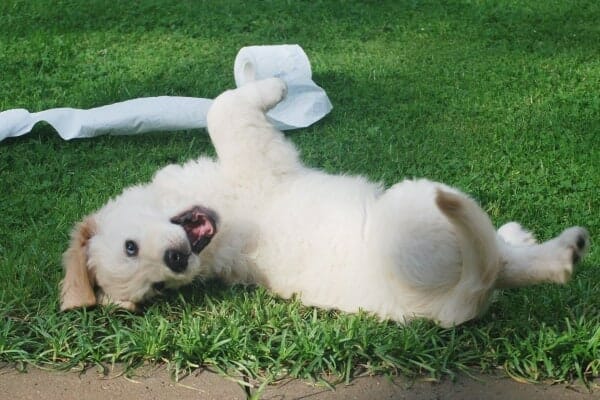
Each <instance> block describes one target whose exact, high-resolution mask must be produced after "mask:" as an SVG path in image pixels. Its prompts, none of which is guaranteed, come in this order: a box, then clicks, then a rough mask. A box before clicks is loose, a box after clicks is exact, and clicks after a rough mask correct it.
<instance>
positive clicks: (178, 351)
mask: <svg viewBox="0 0 600 400" xmlns="http://www.w3.org/2000/svg"><path fill="white" fill-rule="evenodd" d="M84 4H85V5H84ZM598 21H600V3H598V2H597V1H594V0H589V1H547V2H529V1H516V0H514V1H509V0H506V1H477V0H475V1H468V0H465V1H447V2H435V1H389V2H384V1H381V2H375V1H373V2H364V3H363V4H359V3H358V2H353V1H310V2H309V1H307V2H300V1H261V2H256V3H253V4H248V2H246V1H244V2H242V1H240V2H234V1H223V2H210V1H206V2H201V1H195V2H192V1H180V2H169V1H166V0H147V1H141V2H120V1H112V2H109V1H89V2H85V3H84V2H77V1H48V0H38V1H18V0H5V1H2V2H0V110H4V109H11V108H18V107H23V108H27V109H29V110H31V111H38V110H42V109H46V108H50V107H60V106H71V107H82V108H87V107H93V106H98V105H103V104H107V103H112V102H116V101H120V100H125V99H129V98H134V97H140V96H151V95H185V96H197V97H211V98H212V97H215V96H216V95H217V94H218V93H219V92H221V91H223V90H225V89H226V88H229V87H232V86H233V77H232V68H233V60H234V57H235V54H236V53H237V50H238V49H239V48H241V47H242V46H245V45H250V44H277V43H299V44H300V45H302V46H303V48H304V49H305V50H306V52H307V54H308V55H309V57H310V59H311V61H312V65H313V72H314V79H315V80H316V81H317V82H318V83H319V84H320V85H321V86H322V87H324V88H325V89H326V90H327V92H328V94H329V96H330V98H331V100H332V103H333V104H334V109H333V111H332V113H331V114H330V115H329V116H328V117H327V118H326V119H325V120H324V121H322V122H320V123H318V124H317V125H316V126H313V127H310V128H308V129H305V130H302V131H297V132H291V133H289V134H288V135H289V137H290V138H291V139H292V140H293V141H294V142H295V143H296V144H297V146H298V147H299V148H300V149H301V151H302V154H303V159H304V160H305V161H306V163H307V164H309V165H312V166H319V167H322V168H324V169H326V170H327V171H331V172H349V173H362V174H365V175H367V176H369V177H370V178H372V179H375V180H381V181H383V182H385V183H386V184H391V183H393V182H395V181H398V180H401V179H402V178H404V177H413V176H419V177H420V176H426V177H429V178H432V179H436V180H441V181H444V182H446V183H449V184H451V185H455V186H457V187H459V188H462V189H463V190H464V191H466V192H468V193H471V194H473V195H474V196H475V197H476V198H477V199H479V200H480V202H481V203H482V205H483V206H484V208H485V209H486V210H487V211H488V212H489V213H490V215H491V217H492V219H493V220H494V222H495V223H496V224H497V225H500V224H502V223H505V222H507V221H510V220H518V221H521V222H522V223H523V224H524V225H525V226H527V227H529V228H531V229H533V230H534V231H535V232H536V233H537V234H538V236H539V237H540V239H548V238H550V237H552V236H553V235H556V234H558V233H559V232H560V231H561V230H562V229H564V228H565V227H567V226H570V225H575V224H578V225H584V226H587V227H588V228H589V230H590V232H591V234H592V237H595V236H596V235H597V234H598V232H600V196H599V191H598V188H599V187H600V94H599V88H600V46H599V45H598V43H600V25H599V24H598ZM199 154H213V149H212V147H211V144H210V142H209V140H208V138H207V135H206V134H205V132H204V131H190V132H177V133H160V134H158V133H157V134H147V135H141V136H130V137H110V136H104V137H98V138H95V139H87V140H77V141H72V142H63V141H61V140H60V139H59V138H58V136H57V135H56V133H55V132H53V130H52V129H51V128H50V127H48V126H44V125H38V126H37V127H36V128H35V129H34V132H32V133H31V134H29V135H27V136H24V137H21V138H15V139H10V140H6V141H4V142H1V143H0V185H1V191H0V217H1V221H2V223H1V224H0V276H1V277H2V279H3V281H4V283H3V284H2V289H1V290H0V316H1V318H0V361H2V362H8V363H14V364H16V365H18V366H20V367H23V368H25V367H27V366H28V365H37V366H44V367H52V368H69V367H86V366H90V365H95V366H98V367H100V368H105V367H107V366H110V365H111V364H113V363H124V364H126V365H130V366H132V367H133V366H136V365H139V364H140V363H143V362H167V363H169V365H170V366H171V367H172V370H173V371H174V374H176V375H177V374H180V373H183V372H185V371H186V370H189V369H190V368H194V367H196V366H199V365H208V366H211V367H212V368H216V369H219V370H222V371H225V372H227V373H230V374H233V375H236V374H237V375H239V374H244V375H246V376H249V377H250V378H251V379H258V380H267V381H270V380H273V379H277V378H279V377H281V376H282V375H285V374H289V375H291V376H297V377H303V378H315V379H319V378H321V377H324V376H327V375H331V374H333V375H335V376H337V377H338V378H339V379H341V380H349V379H351V378H352V377H353V376H356V375H357V374H360V373H365V372H369V373H389V374H395V373H398V374H403V375H407V376H416V375H422V374H425V375H427V376H430V377H434V378H439V377H443V376H452V375H454V374H455V373H457V372H459V371H464V370H469V369H472V368H475V369H478V370H482V371H491V370H494V369H496V368H497V367H502V368H504V370H505V371H506V372H507V373H509V374H511V375H513V376H519V377H523V378H526V379H530V380H536V381H541V380H553V381H565V380H572V379H583V380H586V381H590V380H592V379H594V378H597V377H598V376H600V267H599V264H600V251H599V250H598V249H597V246H593V247H592V251H591V253H590V255H589V257H588V258H587V259H586V260H585V261H584V263H583V264H582V265H581V266H580V267H579V269H578V271H577V274H576V275H575V277H574V279H573V281H572V282H571V283H569V284H568V285H566V286H563V287H558V286H551V285H543V286H539V287H536V288H529V289H522V290H514V291H505V292H503V293H500V294H499V296H498V299H497V301H496V302H494V303H493V304H492V306H491V308H490V311H489V313H488V314H487V315H486V316H485V317H484V318H482V319H481V320H478V321H474V322H470V323H467V324H465V325H464V326H460V327H458V328H454V329H441V328H439V327H436V326H434V325H433V324H431V323H429V322H425V321H417V322H414V323H412V324H410V325H408V326H406V327H402V326H399V325H397V324H395V323H391V322H378V321H377V320H376V319H374V318H373V317H371V316H368V315H346V314H340V313H337V312H331V311H323V310H315V309H312V308H308V307H303V306H301V305H300V304H299V303H298V302H296V301H283V300H280V299H277V298H275V297H273V296H271V295H270V294H268V293H267V292H265V291H264V290H262V289H256V288H241V287H234V288H229V287H224V286H221V285H220V284H218V283H214V282H209V283H206V284H202V283H198V284H195V285H194V286H192V287H189V288H186V289H184V290H183V291H182V292H181V293H179V294H175V293H173V294H171V295H169V296H168V297H166V298H163V299H159V300H157V301H156V302H155V303H153V304H151V305H149V306H148V308H147V310H146V313H145V314H143V315H132V314H129V313H126V312H123V311H119V310H115V309H111V308H101V309H94V310H88V311H77V312H69V313H64V314H62V313H59V312H58V282H59V281H60V279H61V265H60V257H61V253H62V251H63V250H64V249H65V247H66V244H67V242H68V234H69V230H70V228H71V226H72V225H73V223H74V222H76V221H78V220H79V219H80V218H81V217H82V216H84V215H86V214H87V213H90V212H92V211H93V210H95V209H96V208H98V207H100V206H101V205H102V204H103V203H104V202H105V201H106V200H107V199H108V198H110V197H111V196H114V195H116V194H118V193H119V192H120V191H121V190H122V188H124V187H126V186H128V185H131V184H133V183H136V182H140V181H146V180H148V179H150V177H151V175H152V173H153V172H154V171H155V170H156V169H158V168H159V167H161V166H163V165H165V164H167V163H171V162H182V161H184V160H187V159H189V158H193V157H196V156H197V155H199Z"/></svg>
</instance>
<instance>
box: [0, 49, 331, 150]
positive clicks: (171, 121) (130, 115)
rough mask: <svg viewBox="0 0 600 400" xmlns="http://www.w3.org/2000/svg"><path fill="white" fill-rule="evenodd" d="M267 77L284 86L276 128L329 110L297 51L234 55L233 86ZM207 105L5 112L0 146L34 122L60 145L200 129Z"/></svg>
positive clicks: (175, 102) (133, 103) (307, 121)
mask: <svg viewBox="0 0 600 400" xmlns="http://www.w3.org/2000/svg"><path fill="white" fill-rule="evenodd" d="M272 76H277V77H280V78H282V79H284V80H285V81H286V82H287V84H288V95H287V97H286V99H285V100H284V101H282V102H281V103H280V104H278V105H277V107H275V108H274V109H272V110H271V111H270V112H269V113H268V116H269V118H270V119H271V120H272V121H273V122H274V123H275V125H276V126H277V127H278V128H279V129H295V128H304V127H307V126H309V125H311V124H313V123H315V122H316V121H318V120H320V119H321V118H323V117H324V116H325V115H327V113H329V111H331V108H332V107H331V102H330V101H329V99H328V98H327V94H326V93H325V91H324V90H323V89H321V88H320V87H319V86H317V85H316V84H315V83H314V82H313V81H312V71H311V67H310V62H309V60H308V57H307V56H306V54H305V53H304V50H302V48H301V47H300V46H298V45H277V46H250V47H244V48H242V49H241V50H240V51H239V53H238V55H237V57H236V59H235V63H234V78H235V82H236V85H237V86H241V85H243V84H244V83H246V82H249V81H252V80H258V79H264V78H268V77H272ZM211 103H212V100H211V99H204V98H195V97H177V96H159V97H144V98H138V99H133V100H127V101H123V102H120V103H115V104H110V105H106V106H102V107H96V108H91V109H89V110H81V109H75V108H53V109H50V110H45V111H40V112H36V113H30V112H29V111H28V110H25V109H14V110H7V111H3V112H0V141H1V140H3V139H5V138H8V137H16V136H21V135H24V134H26V133H28V132H30V131H31V129H32V128H33V126H34V125H35V124H37V123H38V122H40V121H45V122H47V123H48V124H50V125H52V127H54V129H56V131H57V132H58V134H59V135H60V136H61V137H62V138H63V139H65V140H70V139H74V138H88V137H94V136H98V135H104V134H113V135H131V134H138V133H144V132H150V131H176V130H183V129H197V128H204V127H206V113H207V112H208V109H209V107H210V104H211Z"/></svg>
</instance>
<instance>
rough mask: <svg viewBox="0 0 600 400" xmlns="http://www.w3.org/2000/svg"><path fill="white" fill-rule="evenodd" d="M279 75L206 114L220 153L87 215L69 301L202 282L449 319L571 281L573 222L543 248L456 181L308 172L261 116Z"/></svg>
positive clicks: (132, 295) (76, 238)
mask: <svg viewBox="0 0 600 400" xmlns="http://www.w3.org/2000/svg"><path fill="white" fill-rule="evenodd" d="M285 92H286V87H285V84H284V83H283V82H282V81H281V80H279V79H268V80H264V81H259V82H255V83H251V84H248V85H246V86H243V87H242V88H239V89H236V90H231V91H228V92H225V93H223V94H222V95H221V96H219V97H218V98H217V99H216V100H215V102H214V104H213V106H212V108H211V110H210V112H209V115H208V130H209V134H210V137H211V139H212V141H213V143H214V146H215V148H216V151H217V155H218V159H217V160H216V161H215V160H212V159H208V158H200V159H198V160H196V161H191V162H188V163H187V164H185V165H183V166H178V165H170V166H167V167H166V168H164V169H162V170H160V171H159V172H158V173H157V174H156V176H155V177H154V179H153V180H152V182H151V183H149V184H146V185H142V186H135V187H132V188H129V189H127V190H125V191H124V192H123V193H122V194H121V195H120V196H119V197H117V198H115V199H113V200H111V201H110V202H109V203H108V204H106V205H105V206H104V207H103V208H101V209H100V210H99V211H97V212H96V213H94V214H93V215H91V216H88V217H86V218H85V219H84V221H83V222H81V223H80V224H79V225H78V226H77V227H76V229H75V230H74V232H73V235H72V241H71V245H70V247H69V249H68V250H67V251H66V252H65V255H64V266H65V273H66V275H65V278H64V280H63V282H62V299H61V300H62V306H61V308H62V309H63V310H66V309H71V308H76V307H82V306H91V305H94V304H97V303H116V304H119V305H121V306H123V307H126V308H129V309H135V307H136V305H137V304H138V303H140V302H142V301H144V300H146V299H148V298H150V297H152V296H153V295H155V294H157V293H159V292H160V290H161V289H162V288H163V287H172V288H174V287H179V286H181V285H184V284H187V283H189V282H191V281H192V280H193V279H194V278H196V277H201V278H203V277H204V278H205V277H213V276H217V277H220V278H222V279H224V280H226V281H228V282H233V283H236V282H238V283H251V284H259V285H263V286H266V287H267V288H269V289H271V290H272V291H273V292H275V293H276V294H278V295H279V296H281V297H284V298H289V297H290V296H292V295H294V294H296V295H298V296H299V298H300V299H301V300H302V302H303V303H305V304H307V305H314V306H319V307H326V308H336V309H340V310H343V311H348V312H356V311H358V310H360V309H362V310H366V311H369V312H371V313H374V314H376V315H378V316H379V317H381V318H390V319H393V320H396V321H399V322H405V321H408V320H410V319H411V318H415V317H424V318H429V319H432V320H435V321H437V322H438V323H439V324H441V325H443V326H451V325H455V324H460V323H462V322H465V321H467V320H470V319H472V318H475V317H477V316H478V315H480V314H481V313H482V312H483V311H485V309H486V305H487V303H488V301H489V299H490V296H491V295H492V293H493V291H494V290H495V289H497V288H508V287H517V286H524V285H531V284H536V283H541V282H556V283H564V282H566V281H567V280H568V279H569V278H570V276H571V273H572V271H573V264H574V263H576V262H577V261H578V260H579V259H580V258H581V257H582V256H583V254H584V253H585V251H586V249H587V247H588V233H587V231H586V230H585V229H583V228H579V227H574V228H570V229H567V230H565V231H564V232H563V233H562V234H561V235H559V236H558V237H556V238H555V239H552V240H550V241H547V242H545V243H541V244H537V243H536V241H535V239H534V238H533V236H532V235H531V234H530V233H529V232H527V231H525V230H523V228H521V226H520V225H519V224H516V223H510V224H507V225H505V226H503V227H502V228H501V229H500V230H499V231H498V232H496V231H495V229H494V228H493V226H492V223H491V221H490V219H489V217H488V216H487V215H486V214H485V212H484V211H483V210H482V209H481V208H480V207H479V206H478V205H477V204H476V203H475V202H474V201H473V200H471V199H470V198H469V197H467V196H466V195H464V194H462V193H460V192H459V191H457V190H456V189H453V188H450V187H448V186H445V185H443V184H440V183H435V182H430V181H427V180H407V181H403V182H400V183H398V184H396V185H394V186H392V187H391V188H389V189H387V190H385V189H384V188H383V187H382V186H381V185H380V184H376V183H371V182H368V181H367V180H366V179H364V178H362V177H350V176H332V175H328V174H325V173H323V172H321V171H318V170H313V169H309V168H307V167H305V166H304V165H302V163H301V162H300V160H299V157H298V153H297V151H296V149H295V148H294V146H293V145H292V144H291V143H290V142H289V141H288V140H287V139H286V138H285V137H284V136H283V135H282V134H281V132H279V131H277V130H276V129H275V128H274V127H273V126H272V125H271V124H270V123H269V121H268V120H267V118H266V116H265V111H266V110H268V109H269V108H271V107H273V106H274V105H276V104H277V103H278V102H279V101H280V100H281V99H282V98H283V97H284V96H285Z"/></svg>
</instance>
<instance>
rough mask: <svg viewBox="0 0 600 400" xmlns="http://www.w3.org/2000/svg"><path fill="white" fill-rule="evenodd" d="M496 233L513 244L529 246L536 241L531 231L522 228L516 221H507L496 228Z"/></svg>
mask: <svg viewBox="0 0 600 400" xmlns="http://www.w3.org/2000/svg"><path fill="white" fill-rule="evenodd" d="M498 235H500V237H501V238H502V240H504V241H505V242H506V243H508V244H512V245H514V246H531V245H534V244H536V243H537V240H536V238H535V236H533V233H531V232H529V231H528V230H526V229H524V228H523V227H522V226H521V224H519V223H517V222H508V223H506V224H504V225H502V226H501V227H500V229H498Z"/></svg>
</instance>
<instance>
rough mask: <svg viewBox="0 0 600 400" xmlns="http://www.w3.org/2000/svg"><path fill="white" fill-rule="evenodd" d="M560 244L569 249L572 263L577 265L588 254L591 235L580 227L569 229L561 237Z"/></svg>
mask: <svg viewBox="0 0 600 400" xmlns="http://www.w3.org/2000/svg"><path fill="white" fill-rule="evenodd" d="M560 243H561V244H562V245H563V246H565V247H566V248H568V249H569V251H570V254H571V262H572V263H573V264H574V265H575V264H578V263H579V262H580V261H581V259H582V258H583V257H584V256H585V254H586V253H587V250H588V248H589V244H590V234H589V233H588V231H587V230H586V229H585V228H581V227H578V226H576V227H573V228H569V229H567V230H565V231H564V232H563V233H562V234H561V235H560Z"/></svg>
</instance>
